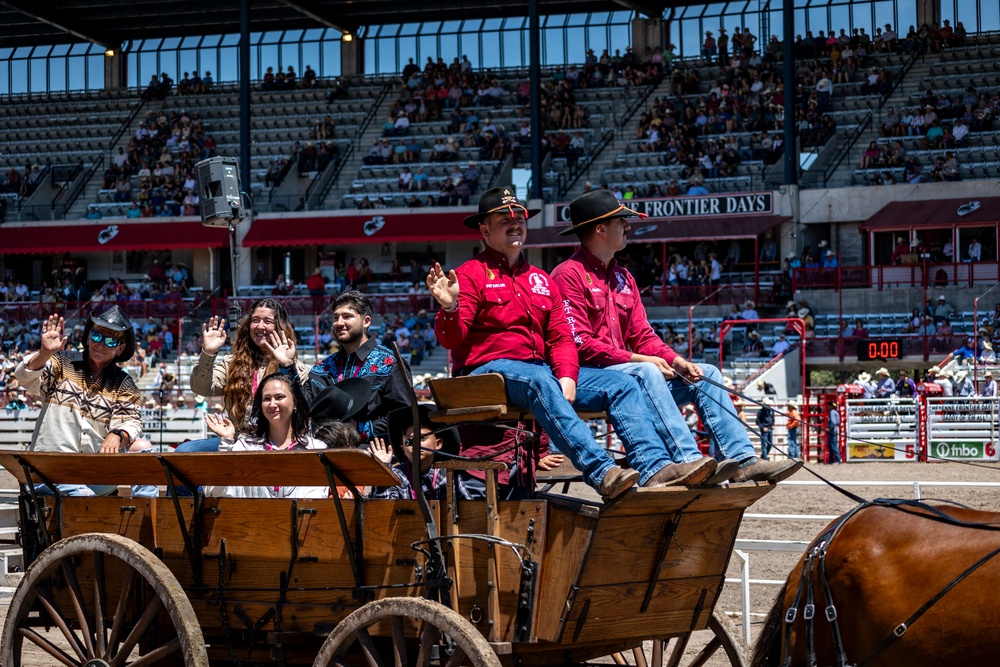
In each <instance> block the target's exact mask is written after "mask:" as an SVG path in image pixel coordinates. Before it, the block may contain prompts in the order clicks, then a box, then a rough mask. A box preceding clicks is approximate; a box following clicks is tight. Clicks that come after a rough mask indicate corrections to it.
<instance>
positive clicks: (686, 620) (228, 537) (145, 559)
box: [0, 450, 773, 667]
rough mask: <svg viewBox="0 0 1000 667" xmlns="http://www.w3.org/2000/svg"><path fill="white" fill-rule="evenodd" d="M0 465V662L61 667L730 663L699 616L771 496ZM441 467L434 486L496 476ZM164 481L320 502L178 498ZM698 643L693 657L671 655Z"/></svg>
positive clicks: (224, 459)
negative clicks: (536, 491)
mask: <svg viewBox="0 0 1000 667" xmlns="http://www.w3.org/2000/svg"><path fill="white" fill-rule="evenodd" d="M0 465H2V466H3V467H4V468H6V469H7V470H8V471H9V472H11V473H12V474H13V475H15V476H16V477H17V479H18V481H19V482H20V483H21V484H22V485H24V486H23V488H24V491H23V493H22V494H21V496H20V514H21V523H20V529H21V534H20V537H21V543H22V546H23V549H24V562H25V563H30V567H28V569H27V571H26V573H25V575H24V578H23V579H22V581H21V583H20V585H19V587H18V588H17V591H16V592H15V594H14V597H13V599H12V601H11V604H10V607H9V610H8V614H7V619H6V623H5V626H4V629H3V636H2V647H0V667H20V666H27V665H35V664H37V661H38V659H37V656H38V655H39V654H38V650H39V649H40V650H41V651H44V652H45V653H48V654H49V655H50V656H52V658H53V659H54V661H57V662H58V663H61V664H65V665H69V666H71V667H72V666H80V667H108V666H122V665H132V666H133V667H137V666H140V665H152V664H157V665H185V666H187V667H206V666H208V665H210V664H213V665H214V664H232V665H237V666H239V665H255V664H277V665H310V664H312V665H317V666H324V667H325V666H327V665H338V666H343V665H368V666H370V667H382V666H386V667H387V666H389V665H394V666H395V667H406V666H408V665H416V666H417V667H425V666H428V665H435V666H437V667H458V666H459V665H470V664H471V665H475V666H477V667H499V666H500V665H504V666H505V667H515V666H523V667H532V666H535V665H537V666H543V665H569V664H582V663H586V662H589V661H594V660H596V659H599V658H601V657H602V656H612V658H613V659H614V661H615V662H619V663H624V662H631V661H634V662H635V663H637V665H639V667H646V665H647V663H649V664H651V665H652V666H653V667H660V665H661V664H663V661H664V660H666V661H667V664H668V665H671V666H673V665H677V664H682V663H686V662H689V664H692V665H699V664H702V663H703V662H704V661H705V660H706V659H707V658H708V657H710V656H711V655H712V654H713V653H714V652H717V651H719V650H722V651H723V652H724V656H725V657H726V659H727V661H728V663H730V664H732V665H744V664H746V659H747V656H746V649H745V647H744V646H743V645H742V641H741V639H740V638H739V636H738V634H737V632H735V630H734V629H733V627H732V626H731V624H730V623H729V622H728V621H727V620H726V619H725V618H723V617H721V616H719V615H718V614H715V613H714V608H715V604H716V602H717V600H718V598H719V595H720V592H721V590H722V587H723V582H724V577H725V572H726V569H727V566H728V563H729V559H730V556H731V554H732V549H733V543H734V541H735V539H736V532H737V529H738V527H739V524H740V520H741V518H742V515H743V512H744V509H745V508H746V507H747V506H749V505H750V504H751V503H753V502H754V501H756V500H757V499H758V498H760V497H762V496H763V495H764V494H766V493H767V492H768V491H769V490H770V489H771V488H773V485H769V484H756V483H745V484H735V485H731V486H728V487H716V488H691V489H688V488H684V487H680V488H662V489H642V490H639V491H637V492H633V493H628V494H626V495H624V496H623V497H621V498H620V499H618V500H616V501H614V502H612V503H610V504H606V505H601V504H597V503H593V502H588V501H586V500H582V499H577V498H572V497H567V496H561V495H547V494H541V495H539V496H538V497H536V498H533V499H530V500H522V501H498V500H497V498H496V486H495V484H493V483H491V482H492V480H493V479H494V477H493V476H492V475H491V474H489V475H488V476H487V480H488V483H487V499H486V500H485V501H482V500H480V501H471V500H456V498H455V485H454V484H453V483H449V485H448V487H449V492H448V496H447V498H446V500H443V501H426V500H424V499H423V498H418V499H414V500H367V499H365V497H364V493H363V487H366V486H384V485H393V484H395V483H396V481H395V477H394V476H393V474H392V473H391V471H390V470H389V469H388V468H387V467H386V466H385V465H383V464H382V463H381V462H379V461H377V460H376V459H374V458H372V457H371V456H369V455H368V454H367V453H365V452H363V451H360V450H313V451H297V452H239V453H222V454H173V453H170V454H111V455H93V454H53V453H20V454H16V453H3V454H0ZM442 465H443V466H444V467H446V468H448V469H449V477H450V478H451V477H452V476H453V473H454V470H455V469H458V468H462V467H480V468H486V469H489V468H495V467H496V465H498V464H494V463H493V462H469V461H462V460H458V461H450V462H444V463H443V464H442ZM55 484H110V485H121V484H159V485H166V486H167V487H168V490H169V491H170V492H171V493H172V494H173V495H172V497H159V498H136V497H125V496H121V497H90V498H81V497H58V496H51V495H50V496H43V495H40V494H39V493H38V492H36V490H35V488H36V486H35V485H42V486H44V485H55ZM180 485H184V486H186V487H187V488H189V489H196V488H198V487H201V486H207V485H317V486H318V485H324V486H325V485H329V486H331V487H336V490H337V492H336V493H333V494H332V495H331V497H330V498H327V499H310V500H290V499H289V500H282V499H242V498H206V497H203V496H202V495H201V494H200V493H196V495H195V496H194V497H178V496H177V495H176V493H173V492H174V491H175V490H176V488H177V487H178V486H180ZM417 488H419V485H418V486H417ZM701 631H707V632H706V633H703V634H706V635H707V637H708V638H709V639H710V640H709V641H708V643H707V645H705V647H704V650H703V651H702V653H701V654H699V655H697V656H693V657H692V656H690V655H687V656H685V653H686V651H685V648H686V647H687V645H688V641H689V639H690V638H691V637H692V635H693V634H694V633H699V632H701ZM671 639H675V641H673V642H670V641H669V640H671ZM668 649H669V650H668ZM687 653H691V652H690V651H688V652H687ZM31 656H35V657H34V658H32V657H31Z"/></svg>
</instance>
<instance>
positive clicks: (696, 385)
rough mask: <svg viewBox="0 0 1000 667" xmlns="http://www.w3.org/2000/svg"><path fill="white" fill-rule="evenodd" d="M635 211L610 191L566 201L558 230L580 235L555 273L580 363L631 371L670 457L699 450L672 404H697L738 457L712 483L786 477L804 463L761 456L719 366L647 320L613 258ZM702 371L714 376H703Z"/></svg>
mask: <svg viewBox="0 0 1000 667" xmlns="http://www.w3.org/2000/svg"><path fill="white" fill-rule="evenodd" d="M638 215H639V214H638V213H636V212H635V211H633V210H632V209H630V208H628V207H626V206H624V205H622V204H621V203H620V202H619V201H618V200H617V199H616V198H615V196H614V195H613V194H612V193H611V192H609V191H607V190H595V191H594V192H588V193H585V194H583V195H580V196H579V197H577V198H576V199H575V200H574V201H573V202H572V203H571V204H570V218H571V220H572V223H573V224H572V226H570V227H568V228H567V229H566V230H564V231H563V232H562V234H564V235H565V234H572V233H575V234H577V235H578V236H579V238H580V243H581V247H580V249H579V250H577V252H576V253H575V254H574V255H573V256H571V257H570V258H569V259H568V260H566V261H565V262H563V263H562V264H560V265H559V266H557V267H556V268H555V270H554V271H553V272H552V279H553V281H554V282H555V283H556V285H558V286H559V289H560V291H561V292H562V294H563V298H564V299H565V302H564V303H565V307H566V310H567V312H568V313H569V315H570V322H571V327H572V334H573V339H574V341H575V342H576V345H577V348H578V349H579V355H580V364H581V366H582V367H583V368H587V367H599V368H605V369H611V370H616V371H620V372H623V373H627V374H629V375H632V376H633V377H634V378H636V380H637V381H638V383H639V386H640V387H641V388H642V390H643V396H644V400H645V407H646V411H647V413H648V414H649V415H650V416H651V417H654V418H653V419H652V422H653V426H654V427H655V428H656V431H657V433H658V434H659V436H660V437H661V438H662V439H663V441H664V442H665V443H667V447H668V450H670V453H671V456H672V459H673V460H674V461H688V460H693V459H694V458H695V457H696V456H698V454H697V452H698V449H697V444H696V443H695V441H694V438H693V436H692V435H691V432H690V430H689V429H688V428H687V426H686V424H685V422H684V418H683V417H682V416H681V413H680V410H679V409H678V407H677V406H679V405H686V404H688V403H694V405H695V407H696V409H697V410H698V415H699V417H700V418H701V421H702V423H703V424H704V425H705V428H706V429H707V430H708V432H709V435H710V436H711V438H712V440H713V441H714V442H715V444H716V446H717V447H718V448H720V449H721V451H722V452H723V453H724V454H725V457H726V459H728V460H735V461H736V462H738V464H739V465H738V466H734V465H731V464H730V465H722V466H720V472H719V473H718V474H717V475H716V476H715V477H714V478H713V479H711V480H709V481H710V482H723V481H726V480H727V479H732V481H740V482H742V481H775V482H776V481H779V480H782V479H785V478H786V477H788V476H789V475H791V474H792V473H794V472H795V471H796V470H798V469H799V468H800V467H802V462H801V461H792V460H787V461H761V460H758V458H757V456H756V454H755V453H754V449H753V446H752V445H751V444H750V439H749V437H747V431H746V428H745V427H744V425H743V424H741V423H740V421H739V420H738V419H737V417H736V410H735V408H734V407H733V402H732V401H731V400H730V399H729V398H728V397H727V396H726V393H727V392H726V390H725V388H724V385H723V383H722V375H721V374H720V373H719V369H718V368H715V367H714V366H709V365H707V364H705V365H701V364H694V363H691V362H690V361H688V360H686V359H684V357H682V356H680V355H678V354H677V353H676V352H674V351H673V350H672V349H671V348H670V346H669V345H667V344H666V343H664V342H663V341H662V340H660V337H659V336H657V335H656V332H654V331H653V328H652V327H651V326H650V324H649V321H648V320H647V319H646V309H645V308H644V307H643V305H642V299H641V297H640V295H639V289H638V287H637V285H636V282H635V278H633V277H632V274H631V273H629V272H628V270H626V269H625V268H623V267H621V266H619V265H618V264H617V262H616V261H615V253H616V252H619V251H621V250H624V249H625V246H626V244H627V242H628V238H627V233H628V231H629V229H630V227H629V223H628V221H627V220H626V218H628V217H632V216H638ZM581 370H582V369H581ZM703 377H705V378H708V379H709V380H710V381H711V382H704V383H702V382H700V380H701V379H702V378H703ZM724 463H725V462H724Z"/></svg>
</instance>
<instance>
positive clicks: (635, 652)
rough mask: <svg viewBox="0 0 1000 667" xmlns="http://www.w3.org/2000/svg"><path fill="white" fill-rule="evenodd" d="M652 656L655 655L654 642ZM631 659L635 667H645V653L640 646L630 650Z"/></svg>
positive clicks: (654, 643)
mask: <svg viewBox="0 0 1000 667" xmlns="http://www.w3.org/2000/svg"><path fill="white" fill-rule="evenodd" d="M653 655H656V642H653ZM632 658H633V659H634V660H635V667H646V652H645V651H643V650H642V647H641V646H639V647H637V648H634V649H632Z"/></svg>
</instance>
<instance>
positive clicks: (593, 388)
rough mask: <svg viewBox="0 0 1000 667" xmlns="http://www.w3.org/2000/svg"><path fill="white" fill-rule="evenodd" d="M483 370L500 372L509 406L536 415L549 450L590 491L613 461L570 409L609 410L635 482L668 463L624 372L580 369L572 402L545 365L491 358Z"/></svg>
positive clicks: (634, 387) (479, 371) (636, 389)
mask: <svg viewBox="0 0 1000 667" xmlns="http://www.w3.org/2000/svg"><path fill="white" fill-rule="evenodd" d="M483 373H499V374H500V375H503V376H504V380H505V382H506V387H507V399H508V400H509V401H510V402H511V404H513V405H516V406H517V407H519V408H522V409H526V410H530V411H531V412H532V413H533V414H534V415H535V419H537V420H538V423H539V424H541V426H542V428H543V429H545V432H546V433H548V434H549V438H550V440H551V442H552V445H553V448H554V449H557V450H559V451H560V452H562V453H563V454H566V456H568V457H569V460H570V461H571V462H572V463H573V465H574V466H576V468H577V469H578V470H580V472H582V473H583V479H584V481H586V482H587V484H589V485H590V486H592V487H593V488H595V489H600V487H601V481H602V480H603V479H604V475H605V474H606V473H607V472H608V470H610V469H611V468H612V467H614V465H615V462H614V460H613V459H612V458H611V455H610V454H608V452H607V450H605V449H604V448H603V447H601V446H600V445H598V444H597V441H596V440H594V435H593V433H591V432H590V428H589V427H588V426H587V425H586V424H585V423H584V422H583V421H582V420H581V419H580V418H579V417H577V415H576V412H575V410H574V408H576V409H579V410H585V411H588V412H602V411H603V412H607V413H608V419H609V420H610V421H611V424H612V425H613V426H614V428H615V431H616V432H617V433H618V437H620V438H621V440H622V442H623V443H625V447H626V455H627V456H628V459H629V463H630V464H631V465H632V466H633V467H634V468H635V469H636V470H638V471H639V474H640V478H639V479H640V483H642V482H645V481H646V480H648V479H649V478H650V477H652V476H653V475H654V474H656V473H657V472H658V471H659V470H660V469H661V468H662V467H663V466H665V465H667V464H668V463H669V462H670V460H669V458H668V457H667V451H666V448H665V447H664V446H663V443H662V442H661V441H660V439H659V438H658V437H657V435H656V433H655V432H654V431H653V429H651V428H650V427H649V422H648V420H647V419H646V418H645V410H644V407H645V406H644V405H643V403H642V398H641V395H640V391H639V387H638V385H637V384H636V383H635V382H634V381H633V380H632V379H631V378H629V377H628V376H627V375H625V374H624V373H618V372H615V371H609V370H606V369H597V368H581V369H580V376H579V379H578V381H577V387H576V402H575V403H574V404H573V405H570V404H569V402H568V401H567V400H566V399H565V397H563V394H562V387H561V386H560V384H559V381H558V380H557V379H556V377H555V376H554V375H553V374H552V370H551V369H550V368H549V366H548V365H546V364H542V363H531V362H526V361H515V360H512V359H495V360H493V361H490V362H487V363H485V364H483V365H482V366H480V367H479V368H477V369H476V370H475V371H473V375H481V374H483Z"/></svg>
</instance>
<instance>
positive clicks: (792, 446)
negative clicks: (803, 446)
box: [788, 428, 801, 459]
mask: <svg viewBox="0 0 1000 667" xmlns="http://www.w3.org/2000/svg"><path fill="white" fill-rule="evenodd" d="M799 454H801V452H799V429H798V428H790V429H788V456H789V458H793V459H797V458H799Z"/></svg>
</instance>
